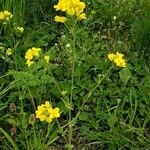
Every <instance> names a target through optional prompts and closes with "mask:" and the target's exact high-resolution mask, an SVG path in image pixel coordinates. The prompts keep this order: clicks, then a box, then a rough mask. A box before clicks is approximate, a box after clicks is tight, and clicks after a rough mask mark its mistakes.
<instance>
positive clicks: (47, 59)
mask: <svg viewBox="0 0 150 150" xmlns="http://www.w3.org/2000/svg"><path fill="white" fill-rule="evenodd" d="M44 60H45V61H46V63H49V60H50V57H49V56H48V55H47V56H44Z"/></svg>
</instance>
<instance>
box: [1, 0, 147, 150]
mask: <svg viewBox="0 0 150 150" xmlns="http://www.w3.org/2000/svg"><path fill="white" fill-rule="evenodd" d="M84 2H85V4H86V9H85V13H86V16H87V19H86V20H84V21H82V22H79V23H78V25H77V27H76V36H77V37H78V39H77V41H76V43H75V44H76V69H75V71H74V89H73V99H72V102H73V104H74V106H73V108H72V117H73V118H74V117H75V116H76V113H77V112H78V110H80V109H81V106H82V102H83V99H84V98H86V97H87V94H88V92H89V91H90V90H91V89H92V88H93V87H94V86H93V85H95V84H96V83H97V82H98V81H99V78H101V77H103V76H104V75H105V74H106V73H107V70H108V68H109V67H110V66H111V65H112V64H111V63H110V62H109V60H108V59H107V54H108V53H110V52H114V51H115V52H116V51H119V52H121V53H123V54H124V55H125V58H126V61H127V63H128V68H124V69H120V68H117V67H114V68H113V69H112V70H111V72H108V74H107V76H106V78H105V80H103V81H102V83H101V84H99V85H98V86H97V87H96V89H95V90H94V92H93V93H92V95H91V96H90V98H89V99H88V100H87V101H86V102H85V104H84V106H83V107H82V109H81V111H80V114H79V116H78V121H77V122H76V124H75V126H73V140H72V144H73V145H74V149H75V150H76V149H77V150H78V149H79V150H82V149H83V150H84V149H85V150H96V149H97V150H117V149H119V150H125V149H131V150H146V149H147V150H148V149H149V147H150V101H149V100H150V92H149V91H150V73H149V71H150V66H149V64H150V55H149V54H150V13H149V10H150V1H149V0H125V1H122V0H113V1H112V0H93V1H91V0H84ZM56 3H57V1H56V0H44V1H43V0H32V1H29V0H26V1H24V0H1V1H0V11H3V10H8V11H10V12H12V14H13V19H12V20H11V22H10V23H9V24H7V25H6V26H5V25H4V24H2V23H1V22H0V35H1V36H0V47H6V48H9V47H10V48H12V49H13V52H14V54H13V55H12V56H6V55H5V54H4V53H3V51H2V50H1V49H0V114H1V115H0V149H3V150H8V149H15V150H17V149H25V150H26V149H27V150H32V149H34V150H46V149H54V150H57V149H58V150H59V149H65V148H64V145H66V135H67V132H68V131H67V130H66V128H65V127H64V128H61V126H65V124H66V123H67V120H68V117H67V115H66V114H67V113H68V111H69V109H70V107H71V106H68V104H66V103H65V104H64V102H62V100H61V99H62V95H61V93H60V91H59V90H58V87H57V84H58V85H59V87H60V89H63V91H67V95H71V93H70V92H69V91H70V88H71V87H70V82H71V77H70V72H71V65H70V61H71V55H69V54H70V52H69V45H72V39H71V34H70V33H68V29H67V28H66V27H65V26H64V25H63V24H59V23H56V22H54V19H53V18H54V16H55V15H56V14H57V12H56V11H55V10H54V8H53V6H54V4H56ZM15 25H18V26H22V27H24V32H23V33H22V34H19V35H18V34H16V33H14V31H12V28H13V27H14V26H15ZM31 47H40V48H41V49H42V53H43V55H44V54H48V55H49V56H50V62H51V64H50V65H49V66H48V68H47V69H48V70H50V72H48V73H45V70H44V69H43V68H44V67H43V66H44V63H43V62H42V61H40V62H39V63H38V64H37V65H36V66H34V67H33V68H32V69H28V68H27V66H26V64H25V59H24V55H25V52H26V50H27V49H29V48H31ZM51 73H53V76H54V78H55V80H54V78H53V76H51ZM56 81H57V84H55V83H56ZM45 100H50V101H51V103H52V104H53V105H54V106H58V107H59V108H60V110H61V112H62V114H61V117H60V118H58V120H57V121H55V122H54V123H52V124H51V125H49V126H48V127H47V123H42V122H40V121H39V120H35V119H34V115H33V114H34V113H35V110H36V108H37V106H38V105H40V104H42V103H44V102H45ZM66 106H68V108H67V107H66ZM58 121H59V123H58Z"/></svg>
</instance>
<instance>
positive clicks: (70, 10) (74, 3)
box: [54, 0, 86, 23]
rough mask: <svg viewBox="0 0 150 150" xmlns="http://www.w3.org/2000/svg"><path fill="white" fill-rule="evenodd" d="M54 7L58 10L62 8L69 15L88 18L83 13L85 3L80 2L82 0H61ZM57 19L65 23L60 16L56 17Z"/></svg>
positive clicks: (79, 18) (80, 18)
mask: <svg viewBox="0 0 150 150" xmlns="http://www.w3.org/2000/svg"><path fill="white" fill-rule="evenodd" d="M54 8H55V9H56V11H58V10H60V11H63V12H66V14H67V15H70V16H76V17H77V18H78V20H82V19H86V15H85V13H83V11H84V8H85V3H84V2H80V0H59V2H58V4H57V5H54ZM55 21H56V22H61V23H64V22H62V20H61V18H59V17H58V16H57V17H55ZM65 21H66V20H65Z"/></svg>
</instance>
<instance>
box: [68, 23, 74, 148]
mask: <svg viewBox="0 0 150 150" xmlns="http://www.w3.org/2000/svg"><path fill="white" fill-rule="evenodd" d="M72 29H73V30H72V37H73V41H72V71H71V96H70V101H69V103H70V106H71V108H72V100H73V89H74V72H75V63H76V60H75V45H76V21H75V23H74V25H73V28H72ZM71 111H72V109H69V135H68V138H69V139H68V140H69V145H68V150H72V132H73V129H72V125H71V121H72V112H71Z"/></svg>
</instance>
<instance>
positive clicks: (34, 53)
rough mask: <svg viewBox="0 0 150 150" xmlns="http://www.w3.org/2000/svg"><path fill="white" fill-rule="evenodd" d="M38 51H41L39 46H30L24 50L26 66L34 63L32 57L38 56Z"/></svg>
mask: <svg viewBox="0 0 150 150" xmlns="http://www.w3.org/2000/svg"><path fill="white" fill-rule="evenodd" d="M40 51H41V48H36V47H32V48H30V49H28V50H27V51H26V53H25V59H26V60H27V62H26V64H27V65H28V67H30V66H31V65H32V64H33V63H34V61H33V59H34V58H38V57H39V55H40V54H39V53H40Z"/></svg>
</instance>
